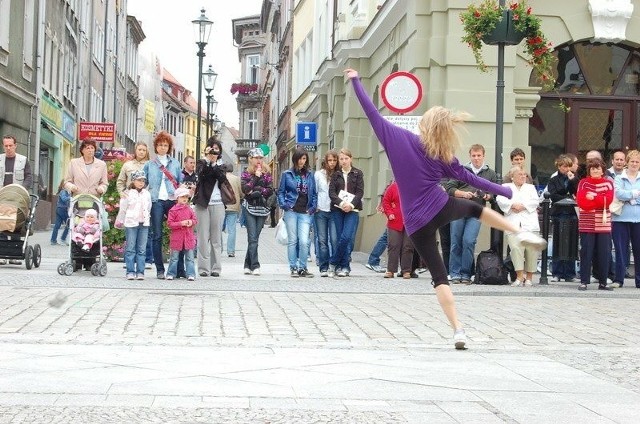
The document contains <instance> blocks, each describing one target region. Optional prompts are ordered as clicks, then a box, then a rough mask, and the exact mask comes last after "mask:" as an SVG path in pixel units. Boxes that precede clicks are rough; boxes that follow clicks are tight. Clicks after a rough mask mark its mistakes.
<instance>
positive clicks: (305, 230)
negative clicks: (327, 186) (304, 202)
mask: <svg viewBox="0 0 640 424" xmlns="http://www.w3.org/2000/svg"><path fill="white" fill-rule="evenodd" d="M312 218H313V217H312V216H311V215H309V214H308V213H298V212H294V211H291V210H289V211H285V212H284V216H283V217H282V219H283V220H284V224H285V226H286V227H287V236H288V237H289V244H288V245H287V256H288V258H289V269H291V270H294V269H307V258H308V257H309V230H310V229H311V219H312Z"/></svg>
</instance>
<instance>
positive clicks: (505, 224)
mask: <svg viewBox="0 0 640 424" xmlns="http://www.w3.org/2000/svg"><path fill="white" fill-rule="evenodd" d="M479 219H480V222H482V223H483V224H486V225H488V226H490V227H492V228H495V229H497V230H501V231H506V232H509V233H516V238H517V239H518V241H519V242H520V243H522V245H524V246H531V247H533V248H534V249H536V250H544V249H546V248H547V241H546V240H545V239H543V238H542V237H540V236H539V235H537V234H534V233H532V232H530V231H522V230H521V229H520V228H518V227H516V226H515V225H513V224H511V223H510V222H509V221H507V220H506V218H505V217H504V216H502V215H500V214H499V213H498V212H496V211H494V210H493V209H491V208H487V207H485V208H482V213H481V214H480V218H479Z"/></svg>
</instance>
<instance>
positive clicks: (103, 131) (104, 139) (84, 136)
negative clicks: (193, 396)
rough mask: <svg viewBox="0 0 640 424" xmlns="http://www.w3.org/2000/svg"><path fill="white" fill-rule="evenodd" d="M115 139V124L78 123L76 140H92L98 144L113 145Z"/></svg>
mask: <svg viewBox="0 0 640 424" xmlns="http://www.w3.org/2000/svg"><path fill="white" fill-rule="evenodd" d="M115 139H116V124H114V123H112V122H80V123H79V124H78V140H80V141H84V140H93V141H96V142H100V143H113V142H114V141H115Z"/></svg>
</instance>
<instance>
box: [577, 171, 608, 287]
mask: <svg viewBox="0 0 640 424" xmlns="http://www.w3.org/2000/svg"><path fill="white" fill-rule="evenodd" d="M605 172H606V171H605V165H604V162H603V161H602V159H599V158H598V159H590V160H589V161H588V162H587V176H586V177H585V178H583V179H581V180H580V182H579V183H578V191H577V193H576V203H578V206H579V207H580V213H579V214H578V230H579V231H580V285H579V286H578V290H586V289H587V284H589V280H590V279H591V275H590V271H591V262H592V261H593V260H594V257H593V255H594V251H595V252H596V256H597V257H596V258H595V260H596V261H598V272H599V274H600V275H596V276H595V277H596V278H597V279H598V282H599V285H598V290H613V289H612V288H611V287H609V286H607V270H608V269H609V261H610V260H611V212H610V211H609V204H611V201H612V200H613V191H614V187H613V181H611V179H610V178H608V177H607V176H606V173H605Z"/></svg>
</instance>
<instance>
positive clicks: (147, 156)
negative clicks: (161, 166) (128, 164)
mask: <svg viewBox="0 0 640 424" xmlns="http://www.w3.org/2000/svg"><path fill="white" fill-rule="evenodd" d="M138 146H144V147H146V148H147V155H146V156H145V157H144V160H145V161H148V160H149V159H150V157H149V146H147V143H145V142H144V141H138V142H136V144H135V145H134V146H133V157H134V158H135V157H136V149H137V148H138Z"/></svg>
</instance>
